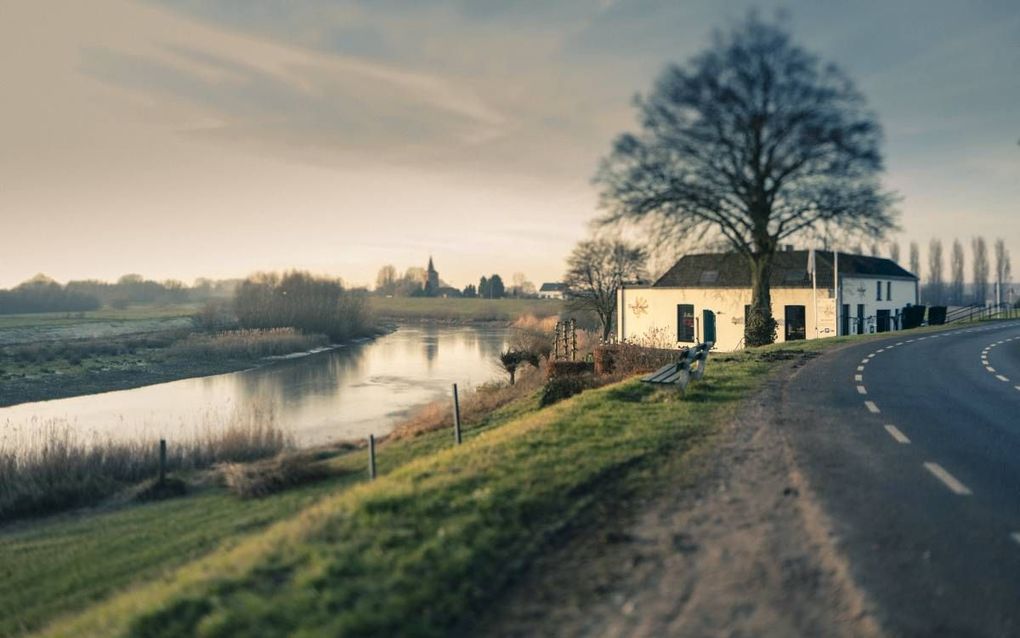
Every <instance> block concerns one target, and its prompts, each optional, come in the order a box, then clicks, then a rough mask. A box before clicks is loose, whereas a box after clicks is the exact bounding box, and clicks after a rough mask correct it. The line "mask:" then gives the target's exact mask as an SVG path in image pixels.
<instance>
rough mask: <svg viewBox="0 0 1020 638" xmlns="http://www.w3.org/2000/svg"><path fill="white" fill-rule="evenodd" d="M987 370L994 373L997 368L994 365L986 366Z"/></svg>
mask: <svg viewBox="0 0 1020 638" xmlns="http://www.w3.org/2000/svg"><path fill="white" fill-rule="evenodd" d="M985 370H988V371H989V372H993V373H994V372H995V368H993V367H992V366H985Z"/></svg>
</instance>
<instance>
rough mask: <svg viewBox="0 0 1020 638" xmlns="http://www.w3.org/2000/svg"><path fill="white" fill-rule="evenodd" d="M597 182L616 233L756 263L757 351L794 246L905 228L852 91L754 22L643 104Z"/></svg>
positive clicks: (752, 333)
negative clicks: (787, 246)
mask: <svg viewBox="0 0 1020 638" xmlns="http://www.w3.org/2000/svg"><path fill="white" fill-rule="evenodd" d="M637 108H638V110H639V111H640V117H639V121H640V126H641V130H640V132H638V133H627V134H624V135H621V136H620V137H618V138H617V139H616V140H615V142H614V144H613V148H612V151H611V153H610V154H609V155H608V156H607V157H606V158H605V159H604V160H603V162H602V164H601V166H600V169H599V172H598V174H597V175H596V181H597V182H598V183H599V184H600V185H601V187H602V200H601V203H602V206H603V207H604V208H605V209H606V210H607V211H608V215H607V216H606V217H605V218H604V221H605V222H606V223H614V222H618V221H621V220H628V221H643V222H651V223H652V224H653V226H654V227H655V228H656V230H657V231H658V232H657V236H658V237H657V238H658V239H659V240H660V241H673V242H676V241H681V240H682V239H689V238H691V237H696V238H700V239H701V240H702V241H703V242H705V243H712V242H719V241H721V242H723V243H724V244H723V245H728V246H729V248H730V249H732V250H733V251H735V252H737V253H739V254H740V255H743V256H744V257H746V258H747V264H748V268H749V270H750V273H751V307H750V312H749V315H748V321H747V323H746V325H745V341H746V343H747V344H748V345H751V346H753V345H761V344H765V343H771V342H772V341H773V340H774V339H775V334H776V325H777V324H776V321H775V319H774V318H773V317H772V303H771V301H772V300H771V292H770V289H769V280H770V275H771V271H772V262H773V258H774V255H775V253H776V251H777V249H778V247H779V245H780V243H781V242H782V241H783V240H785V239H787V238H789V237H792V236H795V235H799V236H806V235H811V234H812V233H814V234H821V233H823V232H826V231H829V230H832V229H837V230H839V231H843V232H848V233H857V234H863V235H867V236H873V237H874V236H881V235H882V234H883V233H884V232H885V231H887V230H890V229H891V228H893V226H894V224H893V216H892V213H891V197H890V195H889V194H888V193H886V192H885V191H883V190H882V189H881V187H880V185H879V183H878V175H879V174H880V172H881V170H882V158H881V154H880V152H879V144H880V141H881V129H880V127H879V125H878V123H877V121H876V120H875V119H874V116H873V115H872V114H871V112H870V111H869V110H868V109H867V108H866V105H865V100H864V97H863V96H862V95H861V93H860V92H859V91H857V89H856V88H855V87H854V85H853V83H852V82H851V80H850V79H849V78H848V77H847V76H846V75H845V74H844V73H843V72H842V71H840V70H839V69H838V68H836V67H835V66H833V65H831V64H823V63H822V62H821V61H820V60H819V59H818V57H817V56H815V55H814V54H812V53H809V52H807V51H806V50H804V49H802V48H801V47H799V46H797V45H796V44H794V43H793V42H792V40H791V37H790V35H789V34H788V33H786V32H785V31H784V30H783V29H782V28H780V27H778V26H775V25H772V24H767V23H765V22H763V21H761V20H760V19H759V18H758V17H757V16H755V15H754V14H752V15H751V16H749V17H748V18H747V19H746V20H745V21H743V22H742V23H741V24H739V25H738V26H736V27H735V28H734V29H732V30H731V31H730V32H728V33H717V34H716V36H715V38H714V40H713V43H712V45H711V47H709V48H708V49H707V50H706V51H704V52H703V53H701V54H700V55H698V56H695V57H694V58H692V59H691V60H690V61H689V62H688V63H687V64H685V65H684V66H677V65H671V66H669V67H668V68H666V70H665V71H664V72H663V73H662V74H661V75H660V76H659V78H658V80H657V81H656V83H655V85H654V86H653V87H652V90H651V91H650V93H649V94H648V95H646V96H644V97H643V98H638V99H637Z"/></svg>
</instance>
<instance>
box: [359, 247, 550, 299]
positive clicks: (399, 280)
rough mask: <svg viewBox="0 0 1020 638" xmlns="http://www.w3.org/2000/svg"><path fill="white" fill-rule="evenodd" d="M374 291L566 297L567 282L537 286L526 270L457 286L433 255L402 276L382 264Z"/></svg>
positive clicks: (383, 293)
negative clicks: (443, 274) (507, 278)
mask: <svg viewBox="0 0 1020 638" xmlns="http://www.w3.org/2000/svg"><path fill="white" fill-rule="evenodd" d="M374 292H375V294H377V295H381V296H385V297H441V298H457V297H467V298H472V297H476V298H482V299H503V298H506V297H511V298H525V299H563V298H564V296H565V292H566V285H565V284H563V283H560V282H544V283H542V284H541V285H540V286H538V287H536V286H535V284H534V283H533V282H531V281H528V279H527V278H526V277H525V276H524V274H523V273H514V275H513V276H512V277H511V279H510V282H509V284H508V283H507V282H505V281H504V280H503V278H502V277H501V276H500V275H498V274H492V275H489V276H485V275H482V276H481V277H479V279H478V284H477V285H475V284H468V285H466V286H464V287H463V288H457V287H455V286H451V285H449V284H447V283H446V282H445V281H443V280H442V278H441V277H440V276H439V271H438V270H437V269H436V265H435V262H434V261H433V259H432V257H431V256H430V257H429V261H428V265H427V266H426V267H425V268H420V267H411V268H408V269H407V270H405V271H404V274H403V275H398V274H397V269H396V268H395V267H394V266H392V265H386V266H383V267H382V268H380V269H379V274H378V275H377V276H376V280H375V289H374Z"/></svg>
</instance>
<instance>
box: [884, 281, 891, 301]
mask: <svg viewBox="0 0 1020 638" xmlns="http://www.w3.org/2000/svg"><path fill="white" fill-rule="evenodd" d="M890 299H892V282H891V281H887V282H885V300H886V301H889V300H890Z"/></svg>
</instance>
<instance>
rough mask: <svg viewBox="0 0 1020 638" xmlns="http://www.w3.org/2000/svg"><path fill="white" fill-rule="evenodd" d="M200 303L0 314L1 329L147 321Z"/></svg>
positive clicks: (186, 310)
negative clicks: (99, 322) (83, 310)
mask: <svg viewBox="0 0 1020 638" xmlns="http://www.w3.org/2000/svg"><path fill="white" fill-rule="evenodd" d="M199 308H200V304H192V303H186V304H172V305H141V306H128V307H127V308H120V309H118V308H100V309H99V310H89V311H87V312H43V313H36V314H23V315H0V330H2V329H4V328H25V327H35V326H40V327H42V326H46V327H50V326H72V325H75V324H85V323H95V322H98V321H149V320H153V319H174V318H177V317H189V316H191V315H193V314H195V313H196V312H197V311H198V309H199Z"/></svg>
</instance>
